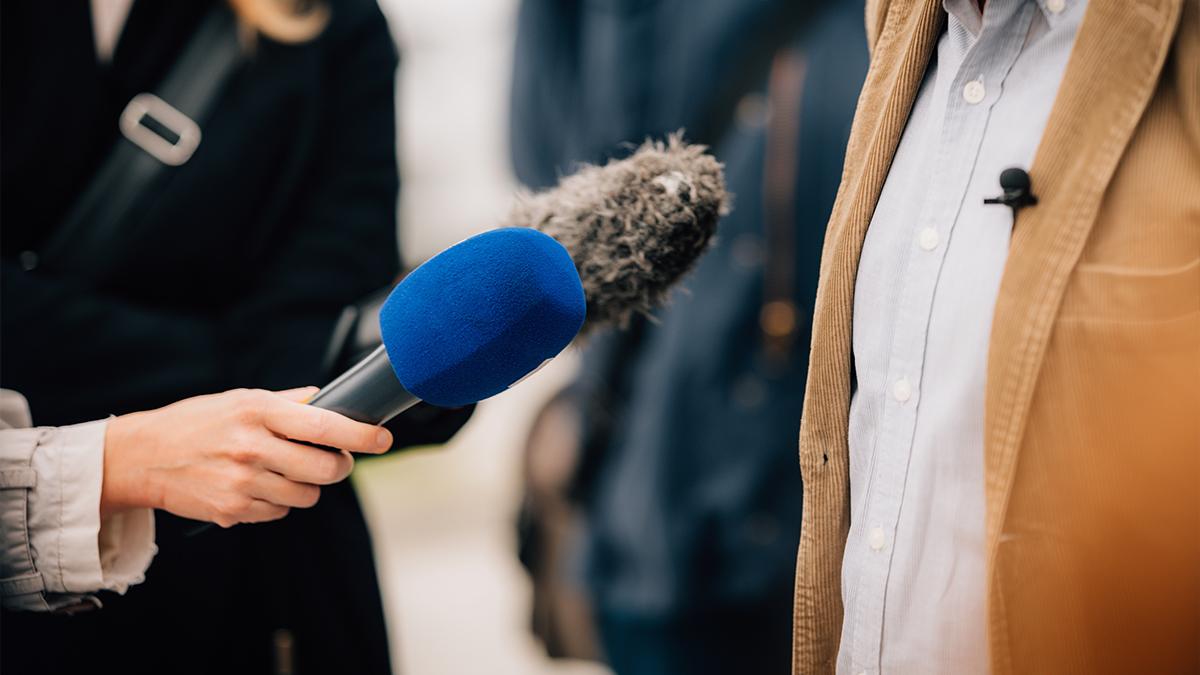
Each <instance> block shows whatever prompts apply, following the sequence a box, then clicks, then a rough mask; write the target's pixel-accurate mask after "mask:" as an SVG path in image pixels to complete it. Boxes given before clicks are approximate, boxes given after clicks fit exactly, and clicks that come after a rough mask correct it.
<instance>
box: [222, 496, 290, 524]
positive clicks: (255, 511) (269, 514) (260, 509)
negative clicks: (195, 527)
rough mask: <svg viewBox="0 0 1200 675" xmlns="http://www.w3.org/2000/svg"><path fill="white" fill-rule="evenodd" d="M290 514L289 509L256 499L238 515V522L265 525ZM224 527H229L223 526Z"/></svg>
mask: <svg viewBox="0 0 1200 675" xmlns="http://www.w3.org/2000/svg"><path fill="white" fill-rule="evenodd" d="M287 514H288V507H286V506H280V505H278V504H272V503H271V502H268V501H263V500H261V499H255V500H252V501H251V502H250V504H249V505H248V506H246V508H245V509H244V510H243V511H242V512H241V513H240V514H238V517H237V521H238V522H241V523H265V522H268V521H272V520H279V519H280V518H282V517H284V516H286V515H287ZM221 525H222V527H228V525H224V524H223V523H222V524H221Z"/></svg>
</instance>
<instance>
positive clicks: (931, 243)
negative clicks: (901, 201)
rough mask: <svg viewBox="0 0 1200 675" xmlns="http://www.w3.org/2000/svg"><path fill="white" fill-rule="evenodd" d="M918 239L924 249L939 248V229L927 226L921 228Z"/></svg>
mask: <svg viewBox="0 0 1200 675" xmlns="http://www.w3.org/2000/svg"><path fill="white" fill-rule="evenodd" d="M917 241H918V242H919V243H920V244H921V249H922V250H925V251H932V250H933V249H935V248H937V245H938V231H937V230H935V229H933V228H932V227H927V228H925V229H923V230H921V234H920V235H918V237H917Z"/></svg>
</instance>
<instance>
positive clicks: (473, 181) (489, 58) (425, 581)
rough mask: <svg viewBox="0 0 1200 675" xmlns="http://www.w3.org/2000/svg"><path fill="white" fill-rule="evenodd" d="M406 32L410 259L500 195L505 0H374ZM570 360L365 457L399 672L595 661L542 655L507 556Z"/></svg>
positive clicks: (459, 230) (558, 674)
mask: <svg viewBox="0 0 1200 675" xmlns="http://www.w3.org/2000/svg"><path fill="white" fill-rule="evenodd" d="M381 4H382V6H383V9H384V11H385V13H386V14H387V15H388V19H389V21H390V22H391V24H392V29H393V32H394V33H395V34H396V37H397V41H398V43H399V44H400V45H401V72H400V86H399V105H398V116H399V118H400V119H399V131H400V133H399V138H400V167H401V178H402V181H403V192H402V198H401V206H400V223H401V241H402V247H403V249H404V254H405V258H406V259H407V261H408V262H409V263H410V264H412V263H415V262H419V261H420V260H421V259H424V258H426V257H428V256H430V255H432V254H433V253H436V252H437V251H439V250H441V249H442V248H444V247H446V246H448V245H450V244H452V243H454V242H457V241H459V240H461V239H463V238H465V237H467V236H469V235H471V234H474V233H476V232H479V231H482V230H486V229H489V228H490V227H493V226H494V225H495V223H496V222H497V221H498V220H499V219H500V218H501V217H502V216H503V215H504V214H505V212H506V211H507V209H508V207H509V205H510V203H511V199H512V194H513V191H514V189H515V184H514V182H513V178H512V176H511V172H510V170H509V162H508V146H507V125H508V119H507V115H508V87H509V78H510V73H509V70H510V67H511V51H512V50H511V41H512V32H513V26H514V12H515V10H516V3H515V2H514V1H512V0H476V1H471V0H440V1H439V2H421V1H420V0H382V2H381ZM575 367H576V364H575V357H574V354H571V353H567V354H564V355H563V356H562V357H560V358H559V359H558V360H556V361H555V362H554V363H553V364H551V365H550V366H548V367H547V368H545V369H543V370H542V371H541V372H539V373H538V374H537V375H536V376H535V377H533V378H531V379H529V380H528V381H526V382H523V383H522V384H521V386H520V387H519V388H517V389H514V390H512V391H510V392H507V393H505V394H502V395H501V396H498V397H496V398H494V399H491V400H489V401H487V402H485V403H484V404H482V405H480V407H479V409H478V411H477V412H476V413H475V416H474V418H473V419H472V420H471V422H470V424H468V425H467V427H466V428H465V429H463V431H462V432H460V433H459V435H458V436H457V437H456V438H455V439H454V440H453V441H452V442H451V443H450V444H449V445H447V446H446V447H443V448H435V449H429V450H419V451H415V452H409V453H405V454H397V455H393V456H390V457H386V458H381V459H369V460H363V461H361V462H360V463H359V465H358V468H357V469H356V471H355V476H354V481H355V483H356V485H357V487H358V489H359V494H360V496H361V499H362V502H363V508H364V510H365V511H366V515H367V520H368V522H369V523H370V526H371V530H372V532H373V534H374V542H375V556H376V562H377V565H378V568H379V575H380V583H381V585H382V588H383V593H384V596H385V607H386V611H387V616H388V624H389V629H390V631H391V634H392V659H393V664H394V667H395V669H396V671H397V672H398V673H400V674H402V675H462V674H474V673H489V674H492V675H507V674H513V675H551V674H553V675H604V674H605V673H607V672H608V671H607V670H606V669H604V668H602V667H598V666H596V665H593V664H586V663H563V662H552V661H549V660H548V659H546V657H545V655H544V652H543V651H542V649H541V646H540V645H539V644H538V643H537V642H536V641H535V640H534V639H533V638H532V637H531V635H530V633H529V631H528V628H527V626H528V621H529V592H530V585H529V581H528V579H527V577H526V576H525V574H524V571H523V569H522V568H521V567H520V565H519V563H518V562H517V559H516V537H515V527H514V522H515V515H516V511H517V507H518V504H519V500H520V462H521V448H522V445H523V443H524V439H525V435H526V433H527V431H528V429H529V425H530V423H531V422H532V419H533V415H534V413H535V411H536V410H537V409H538V407H540V406H541V404H542V403H543V402H544V401H545V400H546V399H547V398H549V396H550V395H551V394H552V393H553V392H554V391H555V390H556V389H557V388H558V387H559V386H561V384H563V383H564V382H565V381H566V380H567V379H569V377H570V375H571V372H572V371H573V369H574V368H575Z"/></svg>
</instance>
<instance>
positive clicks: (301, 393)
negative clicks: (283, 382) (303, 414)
mask: <svg viewBox="0 0 1200 675" xmlns="http://www.w3.org/2000/svg"><path fill="white" fill-rule="evenodd" d="M318 391H321V390H320V389H318V388H316V387H296V388H295V389H284V390H283V391H276V392H272V393H274V394H276V395H278V396H282V397H284V398H286V399H287V400H289V401H295V402H296V403H307V402H308V401H309V399H311V398H312V397H313V396H314V395H316V393H317V392H318Z"/></svg>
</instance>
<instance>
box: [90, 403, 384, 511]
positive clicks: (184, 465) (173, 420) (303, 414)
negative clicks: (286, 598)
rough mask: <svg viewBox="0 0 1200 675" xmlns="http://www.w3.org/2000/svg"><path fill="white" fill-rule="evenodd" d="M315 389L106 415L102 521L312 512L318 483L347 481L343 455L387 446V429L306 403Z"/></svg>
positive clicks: (349, 464)
mask: <svg viewBox="0 0 1200 675" xmlns="http://www.w3.org/2000/svg"><path fill="white" fill-rule="evenodd" d="M314 390H315V388H313V387H308V388H305V389H297V390H292V391H287V392H281V393H273V392H267V391H259V390H235V391H228V392H225V393H222V394H213V395H209V396H197V397H195V398H189V399H185V400H183V401H180V402H178V403H174V404H172V405H169V406H166V407H163V408H159V409H157V410H150V411H146V412H138V413H132V414H129V415H122V416H120V417H116V418H113V419H112V420H110V421H109V422H108V428H107V432H106V435H105V443H104V478H103V482H102V484H101V495H100V511H101V516H105V515H107V514H109V513H113V512H116V511H120V510H123V509H130V508H142V507H145V508H157V509H163V510H166V511H170V512H171V513H174V514H176V515H178V516H183V517H185V518H193V519H196V520H204V521H209V522H213V523H216V524H218V525H220V526H222V527H230V526H232V525H235V524H237V523H253V522H262V521H268V520H276V519H278V518H282V517H283V516H285V515H287V513H288V510H289V509H291V508H307V507H310V506H313V505H314V504H316V503H317V500H318V499H319V497H320V487H319V486H321V485H328V484H331V483H336V482H339V481H341V480H343V479H344V478H345V477H346V476H348V475H349V474H350V470H351V468H352V467H353V466H354V460H353V458H352V457H351V456H350V454H349V453H350V452H361V453H380V452H384V451H385V450H387V449H388V447H390V446H391V442H392V439H391V434H390V433H388V431H387V430H386V429H382V428H379V427H376V426H373V425H370V424H362V423H360V422H355V421H353V420H349V419H346V418H344V417H342V416H340V415H337V414H334V413H332V412H329V411H328V410H321V409H320V408H316V407H313V406H309V405H304V404H303V401H304V400H305V399H307V398H309V397H310V396H312V394H313V393H314ZM289 439H291V440H289ZM296 441H302V442H296ZM305 443H313V444H318V445H321V446H325V447H326V448H336V449H338V450H339V452H329V451H328V450H325V449H318V448H315V447H312V446H311V445H306V444H305Z"/></svg>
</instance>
